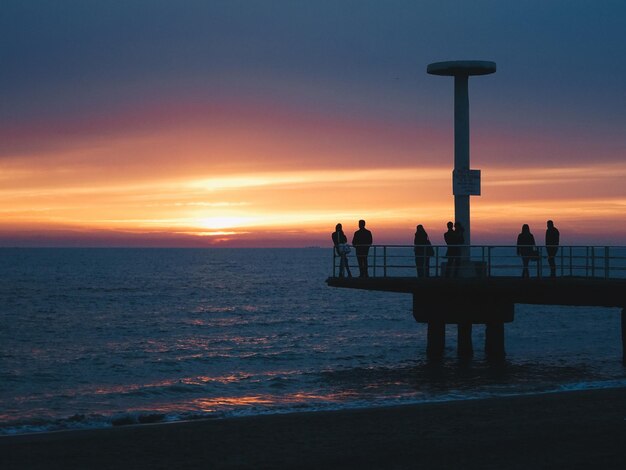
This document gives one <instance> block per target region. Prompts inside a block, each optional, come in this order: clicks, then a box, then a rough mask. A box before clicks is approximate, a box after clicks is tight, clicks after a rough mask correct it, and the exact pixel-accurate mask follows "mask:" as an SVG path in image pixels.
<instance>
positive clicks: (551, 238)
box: [546, 220, 560, 277]
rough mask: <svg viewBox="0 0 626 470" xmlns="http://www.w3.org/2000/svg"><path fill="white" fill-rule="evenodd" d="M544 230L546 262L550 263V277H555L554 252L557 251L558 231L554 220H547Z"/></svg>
mask: <svg viewBox="0 0 626 470" xmlns="http://www.w3.org/2000/svg"><path fill="white" fill-rule="evenodd" d="M547 226H548V229H547V230H546V251H547V252H548V264H549V265H550V277H556V260H555V257H556V252H557V251H559V236H560V234H559V231H558V229H557V228H556V227H555V226H554V222H552V221H551V220H548V222H547Z"/></svg>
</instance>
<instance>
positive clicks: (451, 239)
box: [443, 222, 462, 277]
mask: <svg viewBox="0 0 626 470" xmlns="http://www.w3.org/2000/svg"><path fill="white" fill-rule="evenodd" d="M447 226H448V231H447V232H446V233H444V234H443V239H444V240H445V241H446V245H448V249H447V250H446V258H448V262H447V266H446V277H456V275H457V271H458V267H459V264H460V261H461V259H460V256H461V248H460V247H459V246H458V245H460V244H461V243H459V237H458V234H457V232H456V231H455V230H454V224H453V223H452V222H448V224H447ZM461 233H462V232H461Z"/></svg>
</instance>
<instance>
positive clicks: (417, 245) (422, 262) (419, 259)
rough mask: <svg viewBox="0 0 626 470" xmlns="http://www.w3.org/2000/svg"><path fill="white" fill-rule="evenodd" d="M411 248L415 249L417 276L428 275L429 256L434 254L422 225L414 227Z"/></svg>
mask: <svg viewBox="0 0 626 470" xmlns="http://www.w3.org/2000/svg"><path fill="white" fill-rule="evenodd" d="M413 245H414V248H413V250H414V251H415V267H416V268H417V277H429V276H430V257H431V256H433V255H434V254H435V252H434V251H433V247H432V246H431V243H430V240H429V239H428V234H427V233H426V230H424V227H423V226H422V225H418V226H417V227H416V229H415V237H414V238H413Z"/></svg>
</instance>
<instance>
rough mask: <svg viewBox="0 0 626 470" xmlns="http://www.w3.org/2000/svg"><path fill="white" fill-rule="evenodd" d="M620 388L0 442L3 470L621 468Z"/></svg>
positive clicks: (625, 436) (624, 454)
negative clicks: (85, 469) (148, 469)
mask: <svg viewBox="0 0 626 470" xmlns="http://www.w3.org/2000/svg"><path fill="white" fill-rule="evenodd" d="M624 442H626V388H615V389H600V390H586V391H571V392H559V393H548V394H539V395H522V396H513V397H498V398H487V399H474V400H463V401H451V402H435V403H422V404H414V405H399V406H392V407H384V408H367V409H352V410H339V411H319V412H303V413H288V414H275V415H261V416H247V417H237V418H227V419H207V420H197V421H185V422H174V423H159V424H144V425H132V426H118V427H113V428H107V429H96V430H80V431H62V432H51V433H41V434H25V435H17V436H3V437H0V467H2V468H3V469H6V470H8V469H24V468H28V469H39V468H41V469H43V468H46V469H50V468H64V469H67V468H90V469H112V468H139V469H141V468H146V469H147V468H314V467H315V468H356V467H358V468H416V467H419V468H494V469H495V468H548V467H549V468H565V467H567V468H589V467H596V468H623V464H624V462H625V461H626V449H625V448H624V446H623V443H624Z"/></svg>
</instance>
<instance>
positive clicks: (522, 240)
mask: <svg viewBox="0 0 626 470" xmlns="http://www.w3.org/2000/svg"><path fill="white" fill-rule="evenodd" d="M546 225H547V230H546V252H547V254H548V264H549V265H550V277H556V259H555V258H556V253H557V252H558V251H559V238H560V233H559V230H558V229H557V228H556V227H555V226H554V222H553V221H551V220H548V222H547V223H546ZM517 254H518V256H521V257H522V277H529V276H530V275H529V273H528V264H529V263H530V260H531V259H536V260H538V259H539V252H538V251H537V246H536V244H535V237H534V236H533V234H532V233H531V232H530V227H529V226H528V224H524V225H522V231H521V233H520V234H519V235H518V236H517Z"/></svg>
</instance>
